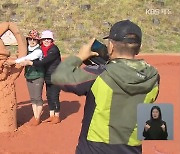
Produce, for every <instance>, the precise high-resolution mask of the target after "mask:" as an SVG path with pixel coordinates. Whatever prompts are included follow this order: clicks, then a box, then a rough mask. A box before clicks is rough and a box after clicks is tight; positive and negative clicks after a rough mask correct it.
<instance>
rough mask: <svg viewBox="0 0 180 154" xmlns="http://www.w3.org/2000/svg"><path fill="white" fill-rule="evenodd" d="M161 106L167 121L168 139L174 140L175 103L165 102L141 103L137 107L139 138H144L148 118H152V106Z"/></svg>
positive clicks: (163, 118)
mask: <svg viewBox="0 0 180 154" xmlns="http://www.w3.org/2000/svg"><path fill="white" fill-rule="evenodd" d="M153 106H159V107H160V109H161V114H162V120H163V121H165V122H166V125H167V132H168V140H173V134H174V132H173V127H174V126H173V125H174V120H173V113H174V112H173V105H172V104H168V103H163V104H139V105H138V107H137V122H138V139H139V140H143V139H144V137H143V130H144V126H145V123H146V121H147V120H149V119H150V114H151V108H152V107H153Z"/></svg>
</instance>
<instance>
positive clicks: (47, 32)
mask: <svg viewBox="0 0 180 154" xmlns="http://www.w3.org/2000/svg"><path fill="white" fill-rule="evenodd" d="M45 38H50V39H52V40H54V37H53V33H52V32H51V31H50V30H45V31H43V32H42V34H41V39H45Z"/></svg>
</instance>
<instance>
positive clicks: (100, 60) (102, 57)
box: [83, 40, 109, 65]
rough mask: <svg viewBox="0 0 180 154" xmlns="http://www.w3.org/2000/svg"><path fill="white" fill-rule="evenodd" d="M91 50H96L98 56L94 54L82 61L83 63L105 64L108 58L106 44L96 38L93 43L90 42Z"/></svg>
mask: <svg viewBox="0 0 180 154" xmlns="http://www.w3.org/2000/svg"><path fill="white" fill-rule="evenodd" d="M91 51H93V52H97V53H98V54H99V56H94V57H91V58H89V59H88V60H86V61H84V62H83V63H84V64H85V65H100V64H106V62H107V61H108V60H109V56H108V50H107V47H106V45H104V44H102V43H101V42H99V41H98V40H95V41H94V43H93V44H92V46H91Z"/></svg>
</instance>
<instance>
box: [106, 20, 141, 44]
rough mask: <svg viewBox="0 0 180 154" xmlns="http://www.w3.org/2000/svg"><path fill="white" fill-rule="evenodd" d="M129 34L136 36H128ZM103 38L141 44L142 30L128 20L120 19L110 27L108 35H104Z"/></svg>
mask: <svg viewBox="0 0 180 154" xmlns="http://www.w3.org/2000/svg"><path fill="white" fill-rule="evenodd" d="M129 34H134V35H135V36H136V37H133V38H132V37H128V35H129ZM104 39H112V40H114V41H121V42H125V43H139V44H141V40H142V32H141V28H140V27H139V26H138V25H136V24H135V23H133V22H131V21H130V20H122V21H119V22H117V23H115V24H114V25H113V26H112V27H111V29H110V33H109V36H106V37H104Z"/></svg>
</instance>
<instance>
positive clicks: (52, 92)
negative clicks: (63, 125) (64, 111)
mask: <svg viewBox="0 0 180 154" xmlns="http://www.w3.org/2000/svg"><path fill="white" fill-rule="evenodd" d="M60 91H61V90H60V87H59V86H57V85H53V84H47V83H46V97H47V101H48V106H49V110H54V111H55V112H60V102H59V94H60Z"/></svg>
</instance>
